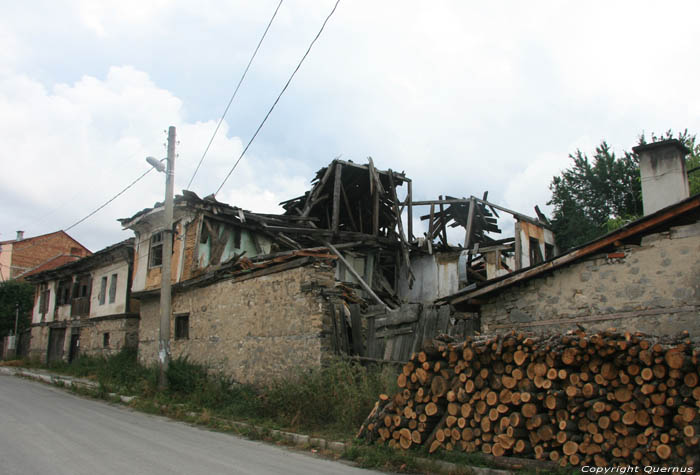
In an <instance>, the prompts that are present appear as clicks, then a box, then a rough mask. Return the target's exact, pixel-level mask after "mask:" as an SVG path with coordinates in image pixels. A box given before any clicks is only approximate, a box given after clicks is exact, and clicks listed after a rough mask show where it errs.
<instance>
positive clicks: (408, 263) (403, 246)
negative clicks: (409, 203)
mask: <svg viewBox="0 0 700 475" xmlns="http://www.w3.org/2000/svg"><path fill="white" fill-rule="evenodd" d="M393 176H394V175H393V173H392V171H391V169H389V186H390V187H391V195H392V198H393V201H394V205H393V207H394V213H395V214H396V222H397V223H398V226H399V238H400V239H401V242H400V245H401V254H402V255H403V260H404V264H405V265H406V274H407V276H408V280H409V287H413V281H414V280H415V276H414V275H413V271H412V270H411V260H410V257H409V255H408V242H407V241H406V235H405V234H404V232H403V223H402V221H401V212H400V211H399V205H398V202H399V198H398V196H396V185H395V184H394V178H393ZM445 244H447V242H445Z"/></svg>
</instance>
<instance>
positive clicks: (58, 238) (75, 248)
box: [12, 232, 90, 277]
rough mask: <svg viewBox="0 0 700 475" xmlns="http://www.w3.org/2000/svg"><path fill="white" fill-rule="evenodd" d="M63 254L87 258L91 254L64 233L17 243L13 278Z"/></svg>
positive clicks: (13, 254) (14, 250) (13, 262)
mask: <svg viewBox="0 0 700 475" xmlns="http://www.w3.org/2000/svg"><path fill="white" fill-rule="evenodd" d="M61 254H65V255H77V256H80V257H85V256H88V255H89V254H90V252H89V251H88V250H86V249H85V248H83V247H82V246H81V245H80V244H78V243H77V242H76V241H74V240H73V239H72V238H71V237H70V236H68V235H67V234H65V233H63V232H57V233H52V234H47V235H45V236H37V237H35V238H28V239H25V240H22V241H15V242H14V243H13V245H12V266H13V271H12V276H13V277H14V276H16V275H18V274H20V273H22V272H24V271H26V270H30V269H32V268H34V267H36V266H38V265H39V264H41V263H42V262H46V261H48V260H49V259H51V258H53V257H56V256H59V255H61ZM22 269H24V270H22Z"/></svg>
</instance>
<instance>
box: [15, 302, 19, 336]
mask: <svg viewBox="0 0 700 475" xmlns="http://www.w3.org/2000/svg"><path fill="white" fill-rule="evenodd" d="M17 322H19V304H18V303H16V304H15V338H17Z"/></svg>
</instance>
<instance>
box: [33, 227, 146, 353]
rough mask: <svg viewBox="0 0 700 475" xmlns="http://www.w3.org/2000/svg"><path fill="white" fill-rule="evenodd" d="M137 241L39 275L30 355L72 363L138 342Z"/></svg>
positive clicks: (34, 276) (35, 282)
mask: <svg viewBox="0 0 700 475" xmlns="http://www.w3.org/2000/svg"><path fill="white" fill-rule="evenodd" d="M133 260H134V242H133V238H132V239H128V240H126V241H122V242H120V243H117V244H114V245H112V246H109V247H106V248H105V249H102V250H101V251H98V252H96V253H95V254H93V255H91V256H88V257H84V258H82V259H80V260H77V261H74V262H70V263H68V264H64V265H62V266H60V267H57V268H55V269H51V270H46V271H42V272H38V273H34V274H32V275H31V276H29V277H27V281H28V282H31V283H33V284H34V285H35V286H36V297H35V302H34V309H33V311H32V323H31V340H30V344H29V357H30V358H35V359H38V360H40V361H42V362H48V363H51V362H54V361H62V360H63V361H72V360H73V359H74V358H75V357H76V356H77V355H78V354H79V353H80V354H84V355H110V354H113V353H116V352H118V351H120V350H121V349H122V348H127V347H132V348H135V347H136V345H137V344H138V329H139V315H138V302H137V301H134V300H132V298H131V276H132V274H133Z"/></svg>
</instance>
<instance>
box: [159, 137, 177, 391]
mask: <svg viewBox="0 0 700 475" xmlns="http://www.w3.org/2000/svg"><path fill="white" fill-rule="evenodd" d="M166 161H167V164H166V168H165V213H164V216H163V259H162V266H161V271H162V273H161V284H160V335H159V341H158V359H159V361H160V373H159V375H158V385H159V387H160V389H165V388H167V387H168V378H167V375H166V373H167V371H168V365H169V364H170V303H171V291H170V280H171V276H170V264H171V261H172V256H173V185H174V181H175V127H173V126H171V127H170V128H169V129H168V158H167V160H166Z"/></svg>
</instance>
